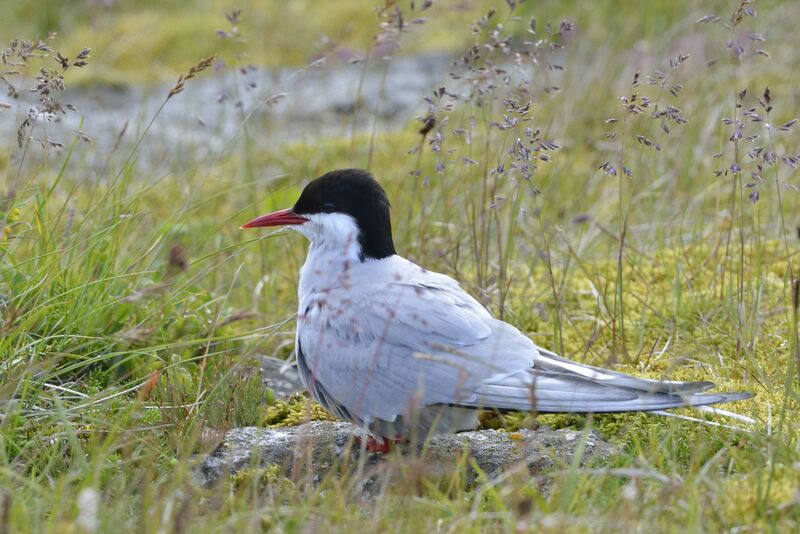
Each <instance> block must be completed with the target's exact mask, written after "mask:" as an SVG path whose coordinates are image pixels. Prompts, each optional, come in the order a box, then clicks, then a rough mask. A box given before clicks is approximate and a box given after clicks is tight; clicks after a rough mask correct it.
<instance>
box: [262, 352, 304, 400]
mask: <svg viewBox="0 0 800 534" xmlns="http://www.w3.org/2000/svg"><path fill="white" fill-rule="evenodd" d="M261 382H262V384H264V387H265V388H269V389H271V390H272V391H273V393H274V394H275V398H276V399H283V398H286V397H288V396H290V395H292V394H293V393H297V392H299V391H305V390H306V388H305V387H304V386H303V383H302V382H301V381H300V374H299V373H298V372H297V366H296V365H293V364H291V363H289V362H287V361H286V360H280V359H278V358H271V357H269V356H262V357H261Z"/></svg>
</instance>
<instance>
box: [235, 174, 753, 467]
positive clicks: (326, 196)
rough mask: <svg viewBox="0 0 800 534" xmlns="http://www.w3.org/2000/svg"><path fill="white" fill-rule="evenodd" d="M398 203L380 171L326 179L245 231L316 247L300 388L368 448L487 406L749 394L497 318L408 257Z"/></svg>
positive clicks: (620, 406) (627, 404)
mask: <svg viewBox="0 0 800 534" xmlns="http://www.w3.org/2000/svg"><path fill="white" fill-rule="evenodd" d="M389 209H390V205H389V200H388V198H387V196H386V193H385V191H384V190H383V188H382V187H381V186H380V184H379V183H378V182H377V181H376V180H375V179H374V178H373V177H372V175H371V174H370V173H368V172H367V171H364V170H359V169H342V170H335V171H332V172H329V173H327V174H325V175H323V176H321V177H319V178H317V179H315V180H313V181H311V182H310V183H309V184H308V185H307V186H306V187H305V188H304V189H303V191H302V193H301V194H300V197H299V198H298V200H297V202H296V203H295V204H294V206H293V207H291V208H288V209H284V210H281V211H276V212H274V213H269V214H267V215H263V216H261V217H258V218H256V219H253V220H252V221H250V222H248V223H246V224H244V225H242V228H259V227H270V226H288V227H290V228H292V229H294V230H296V231H298V232H300V233H301V234H303V235H304V236H305V237H306V238H308V240H309V241H310V246H309V249H308V257H307V259H306V261H305V263H304V264H303V266H302V268H301V269H300V278H299V284H298V291H297V293H298V299H299V303H298V309H297V332H296V338H295V351H296V357H297V367H298V370H299V374H300V378H301V380H302V382H303V384H304V385H305V386H306V388H307V389H308V391H309V393H310V394H311V396H312V397H313V398H314V399H315V400H316V401H317V402H319V403H320V404H321V405H322V406H323V407H324V408H325V409H326V410H328V411H329V412H331V413H332V414H334V415H335V416H336V417H338V418H340V419H344V420H346V421H350V422H352V423H354V424H355V425H358V426H360V427H362V428H364V429H366V430H367V431H368V432H369V433H370V434H371V437H370V438H369V440H368V442H367V448H368V449H369V450H371V451H383V452H386V451H388V449H389V446H390V444H391V442H392V441H399V440H403V439H412V437H413V436H416V437H423V438H424V437H426V436H427V435H428V434H430V433H433V432H437V433H445V432H458V431H462V430H470V429H473V428H475V427H476V426H477V424H478V420H477V413H478V412H479V410H482V409H493V410H500V411H522V412H534V413H604V412H633V411H644V412H648V411H660V410H666V409H670V408H678V407H685V406H703V405H709V404H716V403H721V402H729V401H735V400H742V399H746V398H749V397H750V396H751V395H750V394H749V393H704V392H705V391H706V390H708V389H711V388H713V387H714V384H713V383H712V382H705V381H702V382H678V381H666V380H664V381H662V380H650V379H642V378H636V377H634V376H630V375H627V374H623V373H620V372H616V371H612V370H609V369H603V368H599V367H591V366H588V365H583V364H580V363H577V362H574V361H571V360H568V359H566V358H563V357H561V356H558V355H557V354H554V353H553V352H550V351H549V350H546V349H544V348H542V347H539V346H538V345H536V344H535V343H534V342H533V341H532V340H531V339H530V338H528V336H526V335H525V334H523V333H522V332H520V331H519V330H518V329H517V328H515V327H514V326H512V325H510V324H508V323H506V322H504V321H501V320H498V319H495V318H494V317H492V315H491V314H490V313H489V311H488V310H487V309H486V308H484V307H483V306H482V305H481V304H480V303H479V302H478V301H477V300H475V299H474V298H473V297H472V296H470V295H469V294H468V293H467V292H466V291H464V290H463V289H462V288H461V286H460V285H459V284H458V282H456V281H455V280H454V279H452V278H450V277H449V276H446V275H444V274H439V273H436V272H433V271H429V270H427V269H425V268H423V267H420V266H419V265H417V264H415V263H414V262H412V261H409V260H407V259H405V258H403V257H402V256H400V255H398V254H397V252H396V251H395V247H394V242H393V240H392V225H391V218H390V213H389Z"/></svg>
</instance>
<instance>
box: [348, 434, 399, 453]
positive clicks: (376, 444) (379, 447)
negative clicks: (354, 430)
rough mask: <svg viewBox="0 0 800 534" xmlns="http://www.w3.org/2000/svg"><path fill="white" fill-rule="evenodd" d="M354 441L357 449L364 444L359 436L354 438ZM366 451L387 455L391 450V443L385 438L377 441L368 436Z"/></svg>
mask: <svg viewBox="0 0 800 534" xmlns="http://www.w3.org/2000/svg"><path fill="white" fill-rule="evenodd" d="M354 441H355V443H356V445H358V446H359V447H360V446H361V445H362V444H363V443H364V442H363V441H362V439H361V436H356V437H355V440H354ZM366 449H367V452H379V453H381V454H387V453H388V452H389V451H390V450H392V442H391V440H388V439H386V438H380V440H377V439H375V438H374V437H372V436H369V437H368V438H367V443H366Z"/></svg>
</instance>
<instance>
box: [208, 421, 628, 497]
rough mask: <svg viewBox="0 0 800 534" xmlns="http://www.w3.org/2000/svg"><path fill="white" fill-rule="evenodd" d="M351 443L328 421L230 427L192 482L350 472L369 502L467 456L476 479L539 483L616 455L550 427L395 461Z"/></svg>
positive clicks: (439, 447) (594, 438)
mask: <svg viewBox="0 0 800 534" xmlns="http://www.w3.org/2000/svg"><path fill="white" fill-rule="evenodd" d="M355 436H359V437H360V438H363V440H364V441H365V439H366V437H367V435H366V434H365V433H364V432H363V431H362V430H361V429H359V428H357V427H355V426H353V425H351V424H349V423H340V422H326V421H313V422H309V423H305V424H303V425H300V426H296V427H285V428H256V427H246V428H235V429H232V430H230V431H228V432H227V433H226V434H225V437H224V439H223V442H222V444H221V445H220V446H219V447H218V448H217V449H216V451H214V452H213V453H212V454H211V455H210V456H208V457H207V458H205V459H204V460H203V461H202V463H201V464H200V466H199V469H198V470H197V473H196V474H197V478H198V481H199V482H200V483H201V484H202V485H204V486H211V485H213V484H214V483H215V482H218V481H220V480H221V479H223V477H226V476H228V475H231V474H234V473H236V472H238V471H240V470H242V469H246V468H251V467H256V468H258V467H265V466H268V465H277V466H280V470H281V473H282V474H283V476H286V477H287V478H289V479H291V480H293V481H295V482H309V483H312V484H314V483H317V482H319V481H320V480H323V479H324V478H325V477H326V476H339V474H340V473H342V472H347V473H350V474H351V475H352V474H356V475H357V476H360V477H361V478H360V479H359V480H360V483H359V484H357V486H358V493H359V494H360V496H361V497H364V498H370V497H372V496H374V495H376V494H377V493H379V492H380V491H381V489H382V488H383V487H385V486H386V485H387V484H391V483H392V481H393V480H398V478H402V477H403V476H407V474H408V469H407V468H408V466H411V465H413V466H415V467H417V468H420V471H419V472H423V473H424V474H425V476H426V477H427V476H446V475H449V474H451V473H452V472H453V470H454V469H456V468H457V466H458V465H459V462H460V461H463V459H464V457H463V455H464V454H468V455H469V457H470V460H472V462H474V465H475V466H477V468H478V469H479V471H480V472H482V473H483V474H484V475H485V476H487V477H489V478H490V479H494V478H497V477H499V476H501V475H503V474H504V473H508V472H511V471H514V472H515V473H518V472H523V473H525V472H527V473H525V474H526V476H532V477H537V476H538V475H541V474H542V473H545V472H546V471H548V470H551V469H557V468H561V467H568V466H569V465H571V463H572V462H573V458H574V455H575V454H576V453H578V451H579V450H580V449H581V447H582V457H581V460H580V463H581V464H582V465H583V464H585V463H588V462H593V463H594V462H602V461H604V460H606V459H607V458H608V457H609V456H610V455H611V454H613V453H614V451H615V448H614V447H613V446H612V445H610V444H608V443H607V442H605V441H603V440H602V439H600V437H599V436H598V435H597V434H596V433H595V432H581V431H575V430H552V429H548V428H539V429H536V430H520V431H519V432H514V433H507V432H502V431H497V430H479V431H472V432H463V433H461V434H454V435H441V436H434V437H433V438H431V439H430V440H429V442H428V443H426V444H425V445H424V446H422V447H418V446H411V445H410V444H406V445H400V446H397V447H395V448H396V449H397V451H399V454H398V453H397V452H396V451H393V452H392V453H390V454H380V453H370V452H367V451H365V450H364V448H363V446H361V445H359V444H358V443H356V442H354V439H353V438H354V437H355ZM460 465H467V466H468V467H467V473H466V475H467V481H468V483H472V482H474V480H475V478H476V477H477V476H478V473H477V472H476V470H475V469H473V468H472V466H471V465H472V464H471V463H470V462H467V463H463V462H462V463H461V464H460ZM404 468H405V470H404ZM404 474H405V475H404Z"/></svg>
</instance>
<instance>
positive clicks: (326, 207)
mask: <svg viewBox="0 0 800 534" xmlns="http://www.w3.org/2000/svg"><path fill="white" fill-rule="evenodd" d="M322 211H324V212H325V213H331V212H332V211H334V205H333V202H326V203H325V204H323V205H322Z"/></svg>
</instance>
